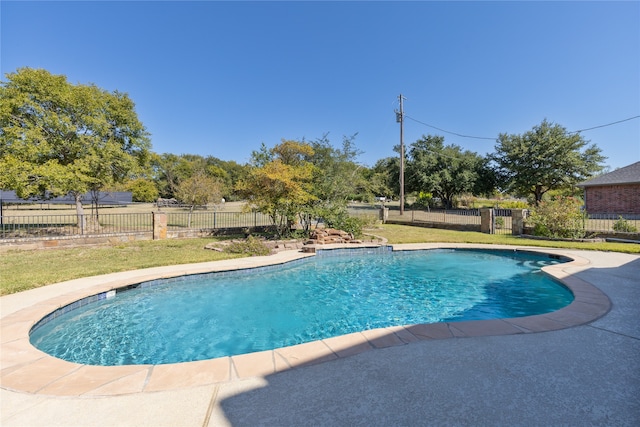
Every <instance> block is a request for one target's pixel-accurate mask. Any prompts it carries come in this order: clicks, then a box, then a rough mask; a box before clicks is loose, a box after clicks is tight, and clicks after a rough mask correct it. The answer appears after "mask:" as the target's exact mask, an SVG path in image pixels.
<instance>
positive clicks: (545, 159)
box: [491, 119, 605, 205]
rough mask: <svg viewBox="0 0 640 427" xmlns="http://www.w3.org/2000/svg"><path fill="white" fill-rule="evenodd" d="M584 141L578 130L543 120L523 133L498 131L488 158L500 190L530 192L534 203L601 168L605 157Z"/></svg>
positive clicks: (571, 185)
mask: <svg viewBox="0 0 640 427" xmlns="http://www.w3.org/2000/svg"><path fill="white" fill-rule="evenodd" d="M587 144H588V141H586V140H585V139H584V138H583V137H582V135H580V134H579V133H569V132H567V130H566V129H565V128H564V127H562V126H560V125H558V124H554V123H549V122H548V121H547V120H546V119H545V120H543V121H542V123H540V124H539V125H537V126H534V127H533V128H532V129H531V130H530V131H527V132H525V133H524V134H523V135H507V134H500V136H499V137H498V141H497V144H496V147H495V153H494V154H493V155H492V156H491V158H492V160H493V162H494V164H495V171H496V173H497V175H498V177H499V179H500V182H501V183H502V186H503V187H504V189H505V190H507V191H510V192H513V193H515V194H517V195H520V196H527V195H533V197H534V201H535V204H536V205H537V204H538V203H540V201H541V200H542V196H543V195H544V194H545V193H546V192H548V191H550V190H556V189H566V188H570V187H573V186H574V185H575V184H577V183H578V182H581V181H584V180H585V179H587V178H589V177H590V176H592V175H593V174H595V173H597V172H598V171H600V170H602V166H601V162H602V161H604V159H605V157H603V156H602V155H601V154H600V149H599V148H598V147H596V146H595V144H593V145H590V146H588V147H587ZM585 147H586V148H585Z"/></svg>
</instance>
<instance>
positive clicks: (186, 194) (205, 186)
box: [176, 171, 222, 228]
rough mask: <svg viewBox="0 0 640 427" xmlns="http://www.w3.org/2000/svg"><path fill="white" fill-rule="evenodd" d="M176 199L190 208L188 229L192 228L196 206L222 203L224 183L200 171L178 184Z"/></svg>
mask: <svg viewBox="0 0 640 427" xmlns="http://www.w3.org/2000/svg"><path fill="white" fill-rule="evenodd" d="M176 197H177V199H178V200H179V201H180V202H182V203H183V204H186V205H188V206H189V219H188V224H187V227H189V228H190V227H191V214H192V213H193V209H194V208H195V207H196V206H205V205H207V204H209V203H212V202H216V203H219V202H220V200H221V198H222V183H221V181H220V180H219V179H217V178H212V177H210V176H208V175H207V174H206V173H205V172H204V171H198V172H196V173H194V174H193V175H192V176H191V177H189V178H187V179H185V180H184V181H182V182H180V184H178V187H177V189H176Z"/></svg>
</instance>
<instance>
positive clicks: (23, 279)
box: [0, 238, 242, 295]
mask: <svg viewBox="0 0 640 427" xmlns="http://www.w3.org/2000/svg"><path fill="white" fill-rule="evenodd" d="M213 241H217V239H211V238H209V239H184V240H178V239H171V240H159V241H158V240H156V241H140V242H132V243H127V244H122V245H118V246H100V247H83V248H73V249H47V250H30V251H23V250H12V251H8V252H5V253H3V254H2V262H0V295H7V294H12V293H15V292H21V291H25V290H28V289H32V288H37V287H40V286H45V285H49V284H52V283H57V282H62V281H65V280H71V279H77V278H80V277H88V276H96V275H99V274H106V273H115V272H118V271H127V270H136V269H139V268H148V267H159V266H163V265H172V264H189V263H195V262H206V261H218V260H222V259H230V258H239V257H241V256H242V255H239V254H228V253H221V252H217V251H210V250H204V249H203V248H204V246H205V245H206V244H207V243H210V242H213Z"/></svg>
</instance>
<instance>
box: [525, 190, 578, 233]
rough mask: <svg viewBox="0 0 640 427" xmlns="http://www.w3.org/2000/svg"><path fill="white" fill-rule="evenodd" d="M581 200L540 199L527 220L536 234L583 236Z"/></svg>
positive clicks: (564, 198)
mask: <svg viewBox="0 0 640 427" xmlns="http://www.w3.org/2000/svg"><path fill="white" fill-rule="evenodd" d="M581 205H582V202H581V201H580V200H579V199H576V198H575V197H558V198H556V199H554V200H549V201H542V202H540V203H539V204H538V206H536V207H535V208H534V209H532V211H531V216H530V217H529V218H528V219H527V222H528V223H529V224H530V225H531V226H533V230H534V231H533V234H535V235H536V236H544V237H554V238H569V239H579V238H582V237H584V236H585V229H584V223H585V216H584V213H583V212H582V211H581V210H580V206H581Z"/></svg>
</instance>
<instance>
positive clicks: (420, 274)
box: [31, 250, 573, 365]
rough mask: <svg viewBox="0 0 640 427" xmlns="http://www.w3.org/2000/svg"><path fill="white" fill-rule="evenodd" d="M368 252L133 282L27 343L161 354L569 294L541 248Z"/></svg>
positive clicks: (107, 360)
mask: <svg viewBox="0 0 640 427" xmlns="http://www.w3.org/2000/svg"><path fill="white" fill-rule="evenodd" d="M372 252H375V253H367V251H366V250H342V251H339V252H336V251H323V253H325V255H319V256H316V257H312V258H307V259H304V260H301V261H297V262H293V263H289V264H286V265H280V266H276V267H270V268H260V269H253V270H244V271H240V272H232V273H222V274H221V273H211V274H205V275H196V276H185V277H182V278H179V279H177V280H176V279H171V280H164V281H160V280H159V281H154V282H152V283H147V284H142V285H140V286H138V287H135V288H131V289H128V290H126V291H118V292H117V294H116V295H115V296H113V297H111V298H105V299H102V300H100V301H95V302H91V303H89V304H86V305H84V306H82V307H79V308H77V309H75V308H74V307H71V308H74V309H67V310H65V311H67V312H66V313H64V314H60V315H58V316H56V317H55V318H53V319H51V320H48V321H46V322H40V324H39V325H37V326H36V327H35V328H34V330H33V331H32V333H31V343H32V344H33V345H34V346H36V347H37V348H39V349H41V350H42V351H45V352H47V353H49V354H51V355H53V356H56V357H59V358H61V359H65V360H68V361H72V362H77V363H83V364H90V365H126V364H163V363H175V362H187V361H194V360H203V359H210V358H214V357H220V356H232V355H237V354H243V353H250V352H255V351H261V350H268V349H274V348H278V347H284V346H288V345H293V344H299V343H303V342H308V341H313V340H318V339H323V338H328V337H332V336H338V335H344V334H347V333H351V332H356V331H362V330H367V329H373V328H379V327H386V326H396V325H410V324H416V323H433V322H442V321H461V320H476V319H492V318H508V317H520V316H527V315H533V314H542V313H547V312H551V311H555V310H558V309H559V308H562V307H564V306H566V305H568V304H569V303H570V302H571V301H572V300H573V295H572V294H571V292H570V291H569V290H568V289H566V288H565V287H564V286H562V285H560V284H559V283H558V282H555V281H554V280H552V279H550V278H549V277H547V276H546V275H545V274H543V273H542V272H541V271H540V268H541V267H543V266H545V265H549V264H552V263H557V262H559V261H558V260H555V259H552V258H550V257H548V256H543V255H535V254H530V253H520V252H511V251H480V250H428V251H399V252H391V251H388V250H387V251H380V250H377V251H372ZM332 255H334V256H332ZM56 314H59V313H56ZM52 317H53V316H52Z"/></svg>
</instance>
